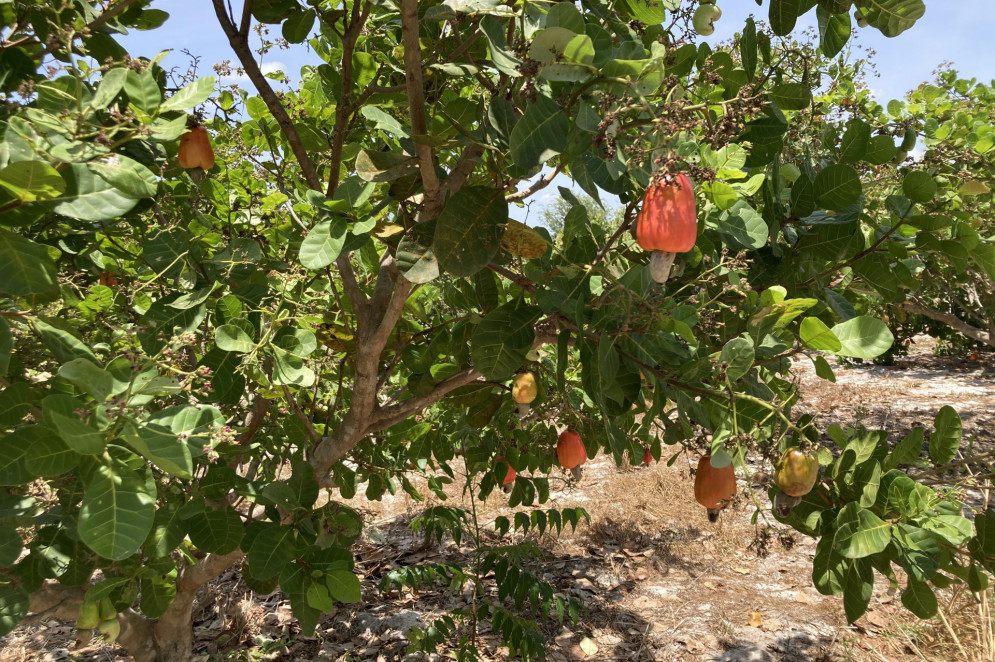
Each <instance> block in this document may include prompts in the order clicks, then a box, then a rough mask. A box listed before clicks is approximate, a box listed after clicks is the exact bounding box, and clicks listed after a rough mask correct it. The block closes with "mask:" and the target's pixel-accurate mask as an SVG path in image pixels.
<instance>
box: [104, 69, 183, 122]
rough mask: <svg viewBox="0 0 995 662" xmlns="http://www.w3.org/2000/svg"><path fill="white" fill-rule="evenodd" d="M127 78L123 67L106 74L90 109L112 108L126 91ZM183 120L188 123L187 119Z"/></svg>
mask: <svg viewBox="0 0 995 662" xmlns="http://www.w3.org/2000/svg"><path fill="white" fill-rule="evenodd" d="M127 78H128V70H127V69H124V68H121V67H118V68H115V69H110V70H109V71H107V72H105V73H104V77H103V78H101V79H100V85H98V86H97V92H96V94H94V95H93V100H92V101H90V107H91V108H95V109H100V110H103V109H105V108H107V107H108V106H110V105H111V102H113V101H114V99H115V98H116V97H117V95H118V94H120V93H121V90H123V89H124V81H125V79H127ZM183 119H184V121H186V118H183Z"/></svg>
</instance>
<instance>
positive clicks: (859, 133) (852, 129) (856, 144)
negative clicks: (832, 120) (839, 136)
mask: <svg viewBox="0 0 995 662" xmlns="http://www.w3.org/2000/svg"><path fill="white" fill-rule="evenodd" d="M884 137H887V136H884ZM890 140H891V139H890V138H889V141H890ZM870 142H871V127H870V125H869V124H867V123H866V122H863V121H861V120H859V119H852V120H850V121H849V122H847V123H846V132H845V133H844V134H843V140H842V141H841V142H840V163H857V162H858V161H860V160H861V159H863V158H864V157H865V156H866V154H867V148H868V146H869V145H870Z"/></svg>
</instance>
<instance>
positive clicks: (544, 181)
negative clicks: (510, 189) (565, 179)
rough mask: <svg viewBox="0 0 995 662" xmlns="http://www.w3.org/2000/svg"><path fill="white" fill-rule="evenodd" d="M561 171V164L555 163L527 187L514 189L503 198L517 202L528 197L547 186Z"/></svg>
mask: <svg viewBox="0 0 995 662" xmlns="http://www.w3.org/2000/svg"><path fill="white" fill-rule="evenodd" d="M561 172H563V166H562V165H557V166H556V167H555V168H553V169H552V170H551V171H550V172H548V173H546V175H545V176H544V177H540V178H539V179H537V180H536V181H535V182H534V183H533V184H532V186H530V187H528V188H527V189H525V190H524V191H516V192H515V193H511V194H509V195H506V196H504V199H505V200H506V201H507V202H518V201H520V200H525V199H526V198H528V197H529V196H531V195H532V194H534V193H537V192H538V191H541V190H543V189H544V188H546V187H547V186H549V185H550V184H552V183H553V179H555V178H556V176H557V175H558V174H560V173H561Z"/></svg>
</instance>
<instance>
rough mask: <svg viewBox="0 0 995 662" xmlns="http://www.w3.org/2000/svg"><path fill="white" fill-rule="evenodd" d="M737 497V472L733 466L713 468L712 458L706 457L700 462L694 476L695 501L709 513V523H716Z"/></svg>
mask: <svg viewBox="0 0 995 662" xmlns="http://www.w3.org/2000/svg"><path fill="white" fill-rule="evenodd" d="M735 496H736V472H735V471H734V470H733V467H732V464H731V463H730V464H728V465H726V466H724V467H722V468H721V469H716V468H715V467H713V466H712V458H711V456H709V455H705V456H704V457H702V458H701V459H700V460H698V470H697V471H696V472H695V476H694V500H695V501H697V502H698V503H700V504H701V505H703V506H704V507H705V508H706V509H707V511H708V521H709V522H716V521H718V519H719V513H720V512H722V509H723V508H727V507H729V505H730V504H732V500H733V497H735Z"/></svg>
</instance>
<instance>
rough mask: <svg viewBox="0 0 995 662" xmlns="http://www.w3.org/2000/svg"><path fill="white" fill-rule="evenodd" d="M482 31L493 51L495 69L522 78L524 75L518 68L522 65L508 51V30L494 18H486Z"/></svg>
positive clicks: (483, 21)
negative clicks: (506, 36)
mask: <svg viewBox="0 0 995 662" xmlns="http://www.w3.org/2000/svg"><path fill="white" fill-rule="evenodd" d="M480 31H481V32H483V33H484V37H486V38H487V43H488V45H489V46H490V50H491V62H492V63H493V64H494V67H495V68H496V69H497V70H498V71H500V72H501V73H503V74H507V75H508V76H512V77H517V76H521V75H522V74H521V73H519V71H518V67H519V66H520V65H521V64H522V63H521V61H520V60H519V59H518V58H516V57H515V55H514V53H513V52H512V51H511V50H509V49H508V42H507V40H506V38H505V34H506V30H505V27H504V25H503V24H502V23H501V21H499V20H497V19H496V18H494V17H493V16H485V17H484V18H482V19H481V20H480Z"/></svg>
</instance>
